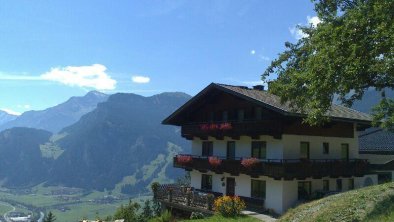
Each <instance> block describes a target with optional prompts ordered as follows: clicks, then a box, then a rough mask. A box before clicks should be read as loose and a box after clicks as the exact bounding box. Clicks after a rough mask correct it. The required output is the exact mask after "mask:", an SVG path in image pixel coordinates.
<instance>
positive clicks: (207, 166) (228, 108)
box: [163, 83, 378, 214]
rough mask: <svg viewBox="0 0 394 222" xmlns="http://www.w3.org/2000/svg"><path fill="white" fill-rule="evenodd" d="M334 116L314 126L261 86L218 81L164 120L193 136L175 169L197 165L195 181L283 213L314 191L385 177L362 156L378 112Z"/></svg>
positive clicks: (343, 111) (337, 111)
mask: <svg viewBox="0 0 394 222" xmlns="http://www.w3.org/2000/svg"><path fill="white" fill-rule="evenodd" d="M328 115H329V116H330V118H331V121H330V122H329V123H327V124H325V125H323V126H320V127H319V126H309V125H307V124H304V123H303V122H302V117H303V115H302V114H301V113H298V112H296V111H294V110H293V109H291V107H289V105H288V104H281V103H280V99H279V98H278V97H277V96H275V95H272V94H270V93H268V92H267V91H264V90H263V89H262V87H261V86H257V87H254V88H252V89H251V88H247V87H240V86H230V85H222V84H215V83H212V84H210V85H209V86H207V87H206V88H205V89H203V90H202V91H201V92H200V93H198V94H197V95H196V96H195V97H193V98H192V99H191V100H190V101H188V102H187V103H186V104H185V105H183V106H182V107H180V108H179V109H178V110H176V111H175V112H174V113H173V114H172V115H170V116H169V117H168V118H166V119H165V120H164V121H163V124H170V125H176V126H181V134H182V137H184V138H186V139H188V140H191V143H192V149H191V150H192V151H191V153H189V154H179V155H178V156H176V157H174V167H178V168H183V169H185V170H187V171H190V176H191V186H192V187H194V188H195V189H196V190H199V191H203V192H210V193H214V194H217V195H237V196H240V197H242V198H244V199H245V200H247V201H250V202H252V203H255V204H257V205H261V206H264V208H266V209H271V210H273V211H275V212H276V213H278V214H282V213H283V212H285V211H286V210H287V209H288V208H291V207H294V206H295V205H297V204H298V203H300V202H302V201H304V200H308V199H310V198H312V197H313V196H314V195H315V196H316V195H325V194H327V193H330V192H341V191H346V190H351V189H356V188H360V187H364V186H368V185H372V184H377V183H378V176H377V174H376V173H374V172H372V171H371V170H370V167H369V162H368V160H367V159H360V156H359V142H358V131H361V130H364V129H365V128H366V127H369V126H370V123H371V118H370V116H369V115H367V114H364V113H360V112H357V111H355V110H352V109H349V108H346V107H343V106H337V105H333V106H332V108H331V110H330V111H329V112H328Z"/></svg>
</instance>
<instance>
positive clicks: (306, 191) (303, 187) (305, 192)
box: [298, 181, 312, 200]
mask: <svg viewBox="0 0 394 222" xmlns="http://www.w3.org/2000/svg"><path fill="white" fill-rule="evenodd" d="M311 193H312V183H311V182H310V181H300V182H298V199H299V200H307V199H309V197H310V195H311Z"/></svg>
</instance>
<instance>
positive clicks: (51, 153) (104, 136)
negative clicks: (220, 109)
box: [0, 93, 190, 195]
mask: <svg viewBox="0 0 394 222" xmlns="http://www.w3.org/2000/svg"><path fill="white" fill-rule="evenodd" d="M87 96H90V95H87ZM189 98H190V96H188V95H186V94H184V93H162V94H159V95H155V96H151V97H143V96H139V95H135V94H125V93H118V94H114V95H111V96H110V97H109V98H108V100H107V101H106V102H102V103H99V104H98V106H97V108H96V109H94V110H93V111H92V112H90V113H87V114H86V115H84V116H82V118H81V119H80V120H79V121H77V122H76V123H74V124H72V125H71V126H68V127H66V128H64V129H62V130H61V131H60V132H59V133H57V134H53V135H52V133H50V132H48V131H44V130H40V129H33V128H23V127H17V128H12V129H8V130H4V131H3V132H1V133H0V169H1V170H0V181H2V184H3V186H6V187H14V188H18V187H26V186H31V185H36V184H39V183H43V182H45V183H46V184H47V185H59V186H69V187H79V188H84V189H88V190H113V189H116V190H117V191H119V192H123V193H126V194H131V195H136V194H141V193H144V192H147V191H148V189H147V187H148V185H149V184H150V183H151V182H152V181H153V180H159V181H160V182H171V181H172V180H173V179H175V178H177V177H179V176H181V175H183V171H182V170H179V169H174V168H172V157H173V156H174V155H175V154H176V153H179V152H182V150H183V149H188V146H189V144H188V142H187V141H186V140H184V139H183V138H182V137H181V136H180V130H179V128H178V127H174V126H164V125H162V124H161V121H162V120H163V119H164V118H165V117H166V116H167V115H169V114H170V113H171V112H173V111H174V110H176V109H177V108H178V107H179V106H181V105H182V104H184V103H185V102H186V101H187V100H188V99H189ZM73 100H75V99H70V100H69V101H68V102H66V103H69V104H70V101H73ZM95 101H96V100H95ZM56 109H57V108H56ZM48 110H52V109H48ZM77 110H80V109H79V108H78V109H77ZM48 112H49V111H48ZM51 112H52V111H51ZM49 113H50V112H49ZM74 116H75V115H74ZM186 152H187V151H186Z"/></svg>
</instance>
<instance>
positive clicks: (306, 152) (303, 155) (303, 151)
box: [300, 142, 309, 160]
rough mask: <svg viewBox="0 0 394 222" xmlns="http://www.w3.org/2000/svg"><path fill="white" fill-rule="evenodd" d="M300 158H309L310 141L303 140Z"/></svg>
mask: <svg viewBox="0 0 394 222" xmlns="http://www.w3.org/2000/svg"><path fill="white" fill-rule="evenodd" d="M300 159H304V160H309V142H301V144H300Z"/></svg>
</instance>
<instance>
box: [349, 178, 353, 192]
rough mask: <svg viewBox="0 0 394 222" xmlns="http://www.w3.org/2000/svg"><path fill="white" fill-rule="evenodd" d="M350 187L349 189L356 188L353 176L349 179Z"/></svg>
mask: <svg viewBox="0 0 394 222" xmlns="http://www.w3.org/2000/svg"><path fill="white" fill-rule="evenodd" d="M348 189H349V190H353V189H354V179H353V178H351V179H349V184H348Z"/></svg>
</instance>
